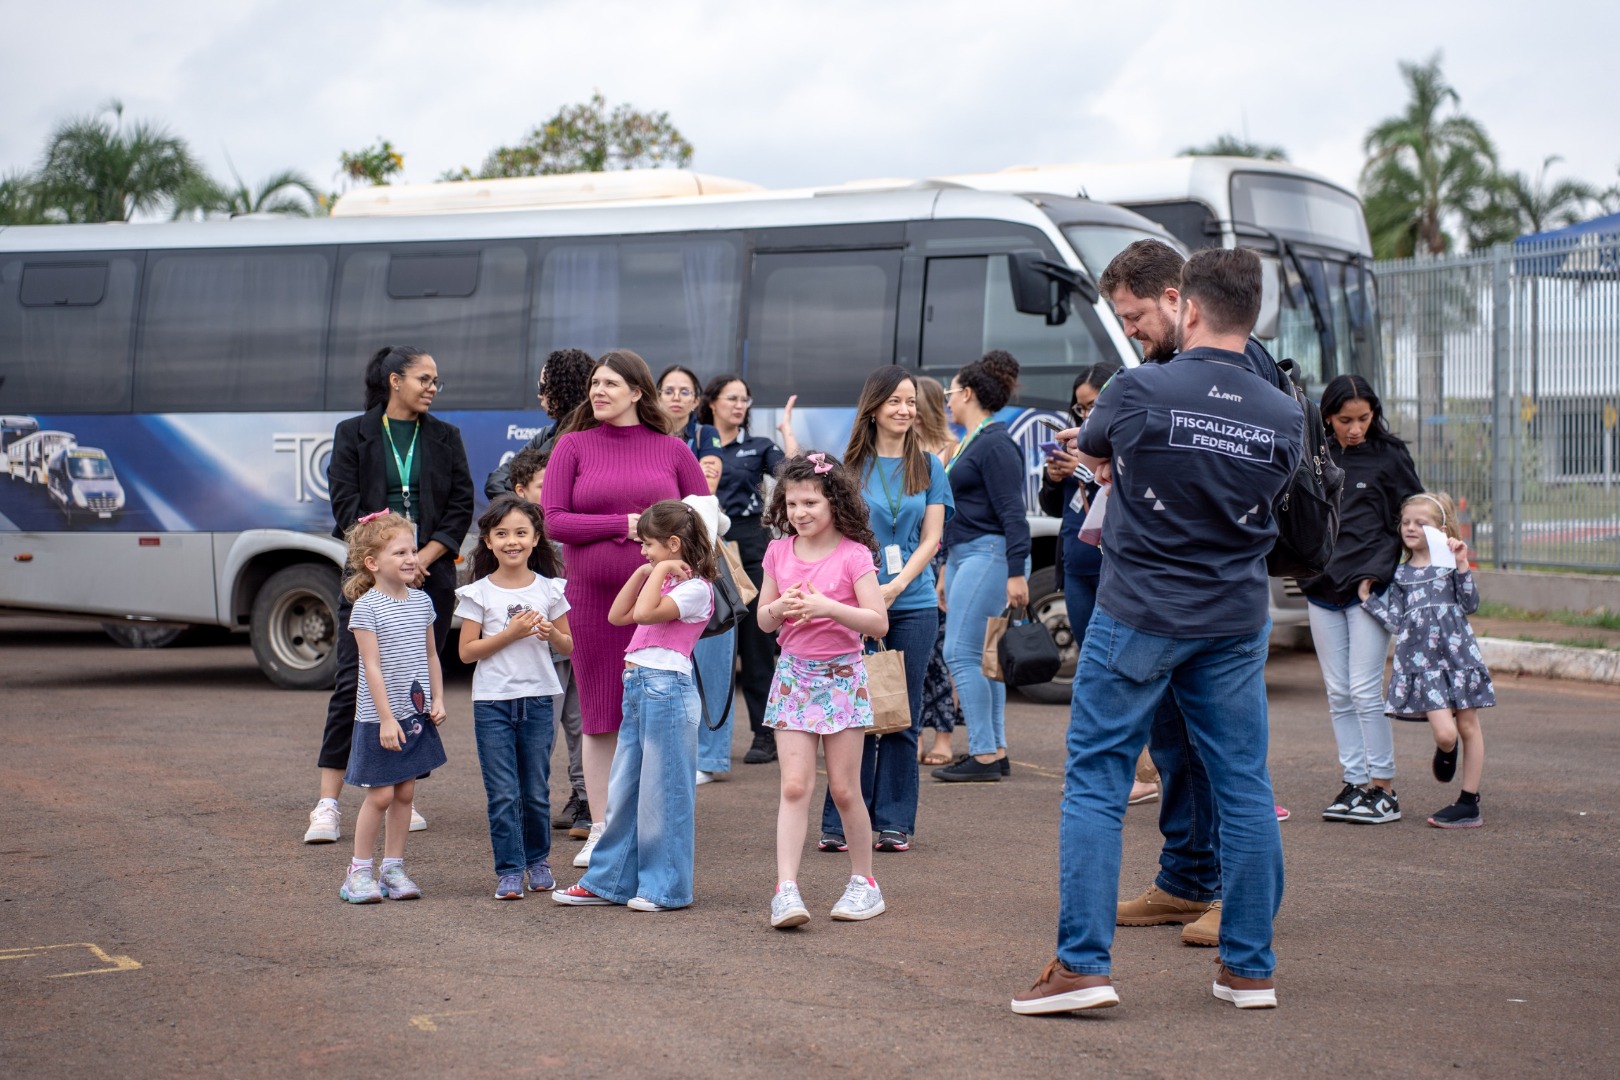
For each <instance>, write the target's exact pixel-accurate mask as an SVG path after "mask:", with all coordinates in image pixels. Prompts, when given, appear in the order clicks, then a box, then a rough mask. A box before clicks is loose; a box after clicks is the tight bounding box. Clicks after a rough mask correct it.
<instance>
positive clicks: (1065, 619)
mask: <svg viewBox="0 0 1620 1080" xmlns="http://www.w3.org/2000/svg"><path fill="white" fill-rule="evenodd" d="M1029 597H1030V600H1029V608H1030V612H1031V617H1032V618H1034V619H1036V620H1037V621H1039V622H1041V623H1042V624H1044V625H1045V626H1046V629H1047V631H1048V632H1050V633H1051V635H1052V640H1053V641H1055V642H1057V647H1058V652H1059V653H1060V654H1061V655H1062V657H1063V666H1062V667H1060V668H1058V673H1057V675H1056V676H1055V677H1054V678H1053V679H1052V681H1051V682H1044V683H1037V684H1035V685H1033V686H1020V687H1019V688H1018V692H1019V693H1020V694H1023V695H1024V696H1025V697H1026V698H1028V699H1029V700H1031V701H1034V702H1037V703H1038V704H1041V705H1066V704H1068V701H1069V698H1070V696H1071V695H1072V693H1073V688H1074V666H1075V661H1076V660H1078V659H1079V657H1080V648H1079V646H1078V645H1077V644H1076V643H1075V639H1074V633H1073V631H1071V630H1070V629H1069V609H1068V608H1067V607H1066V606H1064V603H1063V589H1062V583H1061V582H1060V581H1059V580H1058V576H1057V568H1056V567H1052V566H1043V567H1041V568H1040V569H1039V570H1037V571H1035V573H1033V574H1032V575H1030V579H1029Z"/></svg>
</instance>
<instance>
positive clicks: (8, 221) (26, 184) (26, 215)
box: [0, 170, 51, 225]
mask: <svg viewBox="0 0 1620 1080" xmlns="http://www.w3.org/2000/svg"><path fill="white" fill-rule="evenodd" d="M50 220H51V218H50V215H49V213H48V209H47V207H46V206H45V201H44V199H43V198H42V197H41V192H40V190H39V181H37V180H36V179H34V177H32V176H30V175H29V174H27V173H25V172H22V171H20V170H19V171H15V172H10V173H7V174H6V175H4V176H0V225H45V224H48V223H49V222H50Z"/></svg>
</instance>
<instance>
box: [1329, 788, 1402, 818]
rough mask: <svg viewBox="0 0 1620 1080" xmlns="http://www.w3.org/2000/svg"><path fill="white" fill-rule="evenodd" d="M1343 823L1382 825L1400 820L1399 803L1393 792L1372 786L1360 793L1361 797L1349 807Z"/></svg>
mask: <svg viewBox="0 0 1620 1080" xmlns="http://www.w3.org/2000/svg"><path fill="white" fill-rule="evenodd" d="M1343 820H1345V821H1354V822H1356V823H1358V824H1361V825H1382V824H1384V823H1385V822H1386V821H1399V820H1401V801H1400V800H1399V799H1397V798H1396V797H1395V793H1394V792H1393V791H1387V790H1385V789H1384V788H1381V787H1379V786H1378V785H1376V784H1374V785H1372V786H1370V787H1368V788H1366V789H1365V790H1363V791H1362V793H1361V797H1360V798H1358V799H1357V800H1356V801H1355V804H1354V805H1353V806H1351V807H1350V813H1349V816H1347V817H1345V818H1344V819H1343Z"/></svg>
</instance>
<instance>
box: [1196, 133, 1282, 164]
mask: <svg viewBox="0 0 1620 1080" xmlns="http://www.w3.org/2000/svg"><path fill="white" fill-rule="evenodd" d="M1181 153H1182V155H1183V156H1184V157H1246V158H1259V159H1260V160H1261V161H1287V160H1288V151H1286V150H1284V149H1283V148H1282V147H1280V146H1266V145H1264V144H1262V143H1255V142H1250V141H1249V140H1247V139H1240V138H1238V137H1237V136H1236V135H1221V136H1219V137H1217V138H1216V139H1215V141H1214V142H1212V143H1210V144H1209V145H1207V146H1189V147H1187V148H1186V149H1185V150H1183V151H1182V152H1181Z"/></svg>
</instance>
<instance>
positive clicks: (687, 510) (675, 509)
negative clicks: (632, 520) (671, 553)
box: [636, 499, 719, 581]
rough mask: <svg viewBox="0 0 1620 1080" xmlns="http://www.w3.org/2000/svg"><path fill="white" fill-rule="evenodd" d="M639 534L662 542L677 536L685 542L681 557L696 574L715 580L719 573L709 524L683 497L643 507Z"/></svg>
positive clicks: (639, 520)
mask: <svg viewBox="0 0 1620 1080" xmlns="http://www.w3.org/2000/svg"><path fill="white" fill-rule="evenodd" d="M636 535H637V536H639V537H641V538H642V539H643V540H657V541H658V542H659V543H661V544H662V543H667V542H668V541H669V540H670V538H671V537H673V538H675V539H677V540H679V541H680V542H681V561H682V562H684V563H685V564H686V565H687V566H690V567H691V568H692V576H693V577H700V578H702V579H703V580H704V581H713V580H714V579H715V577H716V575H718V574H719V570H718V569H717V568H716V567H715V564H714V544H713V543H712V542H711V541H710V540H709V527H708V526H707V525H705V524H703V519H702V518H701V517H699V516H698V512H697V511H696V510H694V509H692V508H691V507H690V506H688V505H686V504H685V503H683V502H681V501H680V500H679V499H662V500H660V501H658V502H655V503H653V504H652V505H651V506H649V507H647V509H645V510H643V511H642V513H641V516H640V517H639V518H637V519H636Z"/></svg>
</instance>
